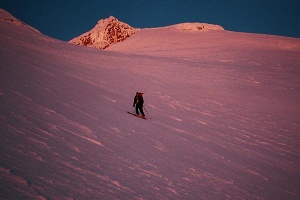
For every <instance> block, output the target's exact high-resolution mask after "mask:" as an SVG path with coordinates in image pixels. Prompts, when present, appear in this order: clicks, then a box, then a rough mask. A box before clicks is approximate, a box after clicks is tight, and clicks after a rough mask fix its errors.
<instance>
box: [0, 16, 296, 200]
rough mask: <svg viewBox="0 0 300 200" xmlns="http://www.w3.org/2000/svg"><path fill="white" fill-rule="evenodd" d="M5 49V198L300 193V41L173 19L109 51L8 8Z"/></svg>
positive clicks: (1, 49)
mask: <svg viewBox="0 0 300 200" xmlns="http://www.w3.org/2000/svg"><path fill="white" fill-rule="evenodd" d="M2 12H3V11H1V13H2ZM1 17H2V14H1ZM2 18H3V17H2ZM2 18H1V19H2ZM0 57H1V62H0V65H1V66H0V75H1V78H0V101H1V102H0V106H1V112H0V128H1V134H0V136H1V138H0V157H1V162H0V174H1V175H0V177H1V193H0V198H1V199H299V198H300V181H299V180H300V170H299V166H300V135H299V132H300V104H299V102H300V64H299V63H300V39H297V38H288V37H278V36H270V35H259V34H249V33H238V32H231V31H225V30H220V29H218V30H207V31H200V30H194V29H192V30H186V29H184V30H183V29H178V27H176V26H169V27H162V28H156V29H142V30H140V31H139V32H137V33H136V34H135V35H133V36H132V37H130V38H128V39H127V40H125V41H124V42H122V43H119V44H115V45H113V46H110V47H109V48H108V49H106V50H97V49H93V48H87V47H80V46H77V45H74V44H70V43H67V42H63V41H59V40H56V39H53V38H50V37H48V36H45V35H42V34H41V33H39V32H37V31H34V29H32V28H30V27H28V26H19V25H18V24H17V23H11V22H9V21H7V20H0ZM137 91H141V92H144V93H145V94H144V99H145V108H146V109H147V111H148V112H146V117H148V118H149V117H150V116H151V118H152V119H148V120H141V119H139V118H136V117H133V116H131V115H128V114H127V111H131V112H134V108H133V107H132V103H133V102H132V101H133V97H134V95H135V93H136V92H137ZM149 114H150V115H149Z"/></svg>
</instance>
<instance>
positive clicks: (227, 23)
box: [0, 0, 300, 41]
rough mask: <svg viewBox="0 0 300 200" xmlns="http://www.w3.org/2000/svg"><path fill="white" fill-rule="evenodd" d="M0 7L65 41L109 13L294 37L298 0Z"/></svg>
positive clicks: (39, 1)
mask: <svg viewBox="0 0 300 200" xmlns="http://www.w3.org/2000/svg"><path fill="white" fill-rule="evenodd" d="M0 7H1V8H3V9H5V10H7V11H8V12H10V13H11V14H12V15H14V16H15V17H16V18H18V19H20V20H22V21H23V22H25V23H27V24H29V25H31V26H33V27H34V28H36V29H38V30H39V31H41V32H42V33H44V34H45V35H48V36H51V37H53V38H57V39H60V40H65V41H67V40H70V39H72V38H74V37H77V36H79V35H80V34H82V33H84V32H87V31H89V30H90V29H92V28H93V27H94V26H95V24H96V23H97V21H98V20H99V19H104V18H107V17H109V16H111V15H112V16H115V17H116V18H118V19H119V20H120V21H123V22H125V23H127V24H129V25H131V26H133V27H136V28H150V27H161V26H167V25H172V24H177V23H182V22H204V23H212V24H218V25H221V26H222V27H224V28H225V29H226V30H231V31H239V32H251V33H264V34H272V35H282V36H289V37H297V38H300V26H299V25H300V23H299V21H300V1H299V0H244V1H243V0H204V1H202V0H153V1H150V0H147V1H143V0H135V1H134V0H98V1H97V0H85V1H79V0H0Z"/></svg>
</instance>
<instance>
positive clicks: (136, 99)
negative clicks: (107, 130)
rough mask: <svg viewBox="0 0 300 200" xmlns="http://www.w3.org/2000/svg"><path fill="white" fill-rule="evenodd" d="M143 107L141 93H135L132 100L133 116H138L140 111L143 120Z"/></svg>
mask: <svg viewBox="0 0 300 200" xmlns="http://www.w3.org/2000/svg"><path fill="white" fill-rule="evenodd" d="M143 105H144V98H143V93H141V92H137V93H136V94H135V97H134V100H133V107H134V106H135V115H136V116H139V111H140V113H141V114H142V118H145V114H144V111H143Z"/></svg>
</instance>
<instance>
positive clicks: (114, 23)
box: [70, 16, 139, 49]
mask: <svg viewBox="0 0 300 200" xmlns="http://www.w3.org/2000/svg"><path fill="white" fill-rule="evenodd" d="M137 31H139V29H136V28H133V27H131V26H129V25H128V24H126V23H123V22H121V21H119V20H118V19H117V18H115V17H113V16H110V17H109V18H107V19H102V20H99V21H98V23H97V24H96V26H95V27H94V28H93V29H92V30H90V31H89V32H86V33H84V34H82V35H80V36H79V37H76V38H74V39H72V40H70V43H74V44H77V45H82V46H89V47H95V48H98V49H105V48H107V47H108V46H109V45H111V44H115V43H118V42H121V41H123V40H125V39H126V38H128V37H130V36H131V35H133V34H134V33H136V32H137Z"/></svg>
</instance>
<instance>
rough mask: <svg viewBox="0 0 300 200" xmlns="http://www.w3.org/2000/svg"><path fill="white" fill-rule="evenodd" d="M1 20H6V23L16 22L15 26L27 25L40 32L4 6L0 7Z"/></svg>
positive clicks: (26, 26)
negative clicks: (4, 8) (3, 7)
mask: <svg viewBox="0 0 300 200" xmlns="http://www.w3.org/2000/svg"><path fill="white" fill-rule="evenodd" d="M0 20H1V21H2V22H6V23H11V24H14V25H15V26H21V27H25V28H28V29H31V30H33V31H36V32H38V33H39V31H38V30H37V29H35V28H33V27H31V26H29V25H27V24H26V23H24V22H22V21H20V20H18V19H17V18H15V17H14V16H12V15H11V14H10V13H8V12H7V11H6V10H3V9H2V8H0Z"/></svg>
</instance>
